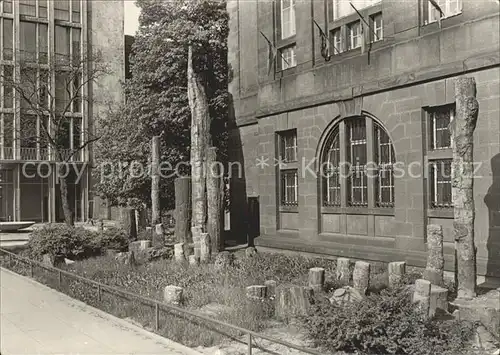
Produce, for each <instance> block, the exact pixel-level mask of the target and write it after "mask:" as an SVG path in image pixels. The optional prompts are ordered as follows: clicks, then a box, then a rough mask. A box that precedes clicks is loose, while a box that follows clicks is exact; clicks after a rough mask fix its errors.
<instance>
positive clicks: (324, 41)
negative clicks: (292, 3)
mask: <svg viewBox="0 0 500 355" xmlns="http://www.w3.org/2000/svg"><path fill="white" fill-rule="evenodd" d="M313 22H314V24H315V25H316V27H318V30H319V35H320V36H321V55H322V56H323V58H325V60H330V57H331V54H330V39H329V38H328V36H327V34H326V33H325V32H324V31H323V29H322V28H321V27H320V26H319V25H318V23H317V22H316V21H315V20H314V19H313Z"/></svg>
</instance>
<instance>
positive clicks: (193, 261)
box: [188, 255, 200, 266]
mask: <svg viewBox="0 0 500 355" xmlns="http://www.w3.org/2000/svg"><path fill="white" fill-rule="evenodd" d="M188 261H189V265H192V266H198V265H200V257H199V256H196V255H189V256H188Z"/></svg>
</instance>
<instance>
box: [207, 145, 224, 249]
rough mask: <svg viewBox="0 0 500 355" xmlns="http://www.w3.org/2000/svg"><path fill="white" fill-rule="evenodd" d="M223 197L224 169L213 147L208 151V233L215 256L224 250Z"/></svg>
mask: <svg viewBox="0 0 500 355" xmlns="http://www.w3.org/2000/svg"><path fill="white" fill-rule="evenodd" d="M223 196H224V181H223V179H222V169H221V165H220V163H218V162H217V148H214V147H212V148H209V149H208V151H207V206H208V220H207V232H208V234H209V235H210V239H211V244H212V252H213V253H215V254H216V253H218V252H219V251H221V250H223V249H224V241H223V240H222V237H221V236H222V233H221V230H222V209H223V207H224V205H223Z"/></svg>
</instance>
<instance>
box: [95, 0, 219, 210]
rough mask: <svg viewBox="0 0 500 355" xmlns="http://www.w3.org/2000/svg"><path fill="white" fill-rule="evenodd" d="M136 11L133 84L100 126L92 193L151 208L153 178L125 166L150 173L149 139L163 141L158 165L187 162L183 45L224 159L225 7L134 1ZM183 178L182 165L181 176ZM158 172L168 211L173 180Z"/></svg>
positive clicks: (167, 173)
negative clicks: (200, 83) (201, 88)
mask: <svg viewBox="0 0 500 355" xmlns="http://www.w3.org/2000/svg"><path fill="white" fill-rule="evenodd" d="M137 5H138V6H139V7H140V9H141V16H140V18H139V24H140V28H139V31H138V32H137V36H136V38H135V42H134V45H133V55H132V57H131V71H132V78H131V79H130V80H129V81H127V83H126V84H125V93H126V97H127V102H126V104H125V106H124V107H122V108H120V109H119V110H117V111H114V112H110V113H109V114H108V116H107V117H106V118H105V119H103V120H101V123H100V126H99V127H98V129H99V131H100V133H101V134H102V138H101V139H100V141H99V142H98V144H97V146H96V148H97V149H96V159H97V161H98V163H99V164H100V166H101V169H95V172H94V175H95V177H96V180H97V181H98V183H97V185H96V190H97V192H98V193H99V194H101V195H102V196H103V197H106V198H108V199H110V200H111V201H112V202H113V203H115V204H129V205H130V204H132V205H134V204H136V205H137V204H139V205H140V204H141V203H142V202H144V203H145V204H146V205H150V203H151V202H150V194H151V190H150V186H151V180H150V174H148V173H146V174H137V171H134V169H133V168H132V169H131V168H130V166H131V165H132V164H133V162H134V161H136V162H138V163H139V164H140V165H141V166H142V167H144V170H145V171H147V170H149V167H148V165H149V163H150V158H149V157H150V141H151V138H152V137H153V136H160V144H161V149H160V151H161V157H160V161H161V162H165V164H166V162H168V164H169V166H170V167H172V169H174V168H175V167H176V166H177V164H178V163H179V162H187V161H189V145H190V122H191V113H190V110H189V106H188V98H187V48H188V45H193V48H194V57H195V68H196V70H197V71H198V72H199V73H200V75H201V76H202V78H203V80H204V87H205V90H206V94H207V98H208V101H209V109H210V118H211V120H212V125H211V132H212V136H213V137H214V142H213V143H214V145H215V146H217V147H218V148H220V152H221V157H220V159H221V160H222V161H225V159H226V140H227V135H226V133H225V126H226V120H227V116H228V93H227V75H228V69H227V44H226V39H227V35H228V16H227V13H226V4H225V2H224V1H220V2H219V1H217V2H215V1H196V2H194V1H188V0H181V1H160V0H139V1H137ZM103 163H106V166H107V167H106V169H108V171H107V172H106V173H104V171H101V170H103V169H104V167H103ZM139 164H135V166H136V167H137V166H139ZM169 166H167V165H164V167H165V168H168V167H169ZM146 167H147V168H146ZM111 169H113V170H114V172H113V173H112V174H110V170H111ZM188 172H189V168H188V167H187V166H183V167H182V168H181V169H180V171H179V173H180V174H185V173H188ZM163 174H164V175H165V177H164V178H162V179H160V191H161V196H160V197H161V201H160V202H161V208H162V209H164V210H165V209H171V208H173V202H174V188H173V179H174V178H175V177H176V174H175V173H174V171H173V170H168V169H165V171H164V172H163ZM139 175H140V176H139ZM103 176H107V177H106V178H103Z"/></svg>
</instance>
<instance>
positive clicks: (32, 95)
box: [20, 68, 37, 110]
mask: <svg viewBox="0 0 500 355" xmlns="http://www.w3.org/2000/svg"><path fill="white" fill-rule="evenodd" d="M20 74H21V90H22V96H21V109H22V110H32V109H33V106H36V105H37V96H36V95H37V90H36V88H37V71H36V69H34V68H23V70H22V71H21V73H20Z"/></svg>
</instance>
